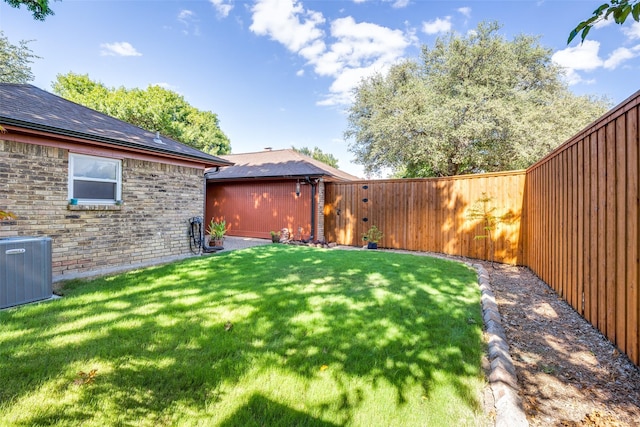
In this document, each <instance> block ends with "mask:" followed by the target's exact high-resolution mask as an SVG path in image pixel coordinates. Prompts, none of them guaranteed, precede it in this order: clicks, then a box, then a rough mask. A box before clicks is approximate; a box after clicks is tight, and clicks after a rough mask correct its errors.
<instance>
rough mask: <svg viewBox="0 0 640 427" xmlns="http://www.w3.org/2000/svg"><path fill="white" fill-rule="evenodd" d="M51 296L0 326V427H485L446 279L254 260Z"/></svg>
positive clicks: (90, 284)
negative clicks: (4, 426)
mask: <svg viewBox="0 0 640 427" xmlns="http://www.w3.org/2000/svg"><path fill="white" fill-rule="evenodd" d="M64 293H65V297H64V298H62V299H60V300H56V301H51V302H47V303H42V304H36V305H29V306H23V307H19V308H16V309H10V310H5V311H3V312H0V384H1V386H0V425H12V426H16V425H17V426H21V425H24V426H27V425H28V426H34V425H83V426H105V425H127V426H128V425H136V426H159V425H218V426H341V425H353V426H371V425H384V426H414V425H422V426H424V425H427V426H451V425H456V426H458V425H482V424H483V423H484V422H485V419H484V415H483V411H482V407H481V404H480V394H481V390H482V387H483V385H484V379H483V378H484V376H483V372H482V369H481V356H482V353H483V351H484V348H483V343H482V330H481V324H482V319H481V314H480V303H479V290H478V286H477V283H476V276H475V272H474V271H473V270H471V269H470V268H468V267H466V266H464V265H462V264H459V263H454V262H450V261H446V260H440V259H434V258H428V257H421V256H414V255H403V254H394V253H385V252H376V251H341V250H321V249H312V248H306V247H291V246H285V245H269V246H263V247H258V248H252V249H247V250H242V251H235V252H229V253H222V254H217V255H214V256H209V257H200V258H194V259H190V260H186V261H183V262H179V263H175V264H170V265H165V266H160V267H154V268H150V269H145V270H139V271H134V272H130V273H126V274H121V275H117V276H111V277H106V278H100V279H96V280H92V281H82V280H76V281H72V282H68V283H67V284H66V285H65V288H64ZM227 329H229V330H227Z"/></svg>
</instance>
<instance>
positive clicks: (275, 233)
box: [271, 231, 280, 243]
mask: <svg viewBox="0 0 640 427" xmlns="http://www.w3.org/2000/svg"><path fill="white" fill-rule="evenodd" d="M271 241H272V242H273V243H280V232H279V231H272V232H271Z"/></svg>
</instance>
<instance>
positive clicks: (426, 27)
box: [422, 16, 451, 34]
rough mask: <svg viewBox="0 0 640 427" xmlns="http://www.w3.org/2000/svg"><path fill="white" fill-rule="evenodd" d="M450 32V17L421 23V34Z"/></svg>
mask: <svg viewBox="0 0 640 427" xmlns="http://www.w3.org/2000/svg"><path fill="white" fill-rule="evenodd" d="M450 30H451V17H450V16H445V17H444V19H440V18H436V19H434V20H433V21H427V22H423V23H422V32H424V33H426V34H439V33H446V32H448V31H450Z"/></svg>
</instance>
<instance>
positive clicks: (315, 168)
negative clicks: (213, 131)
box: [205, 149, 360, 181]
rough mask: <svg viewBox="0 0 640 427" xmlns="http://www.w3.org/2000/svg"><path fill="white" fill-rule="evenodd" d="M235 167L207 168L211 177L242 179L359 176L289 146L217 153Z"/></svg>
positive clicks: (350, 178)
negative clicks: (277, 148) (245, 151)
mask: <svg viewBox="0 0 640 427" xmlns="http://www.w3.org/2000/svg"><path fill="white" fill-rule="evenodd" d="M220 157H222V158H223V159H225V160H228V161H230V162H233V163H234V166H230V167H226V168H223V169H221V170H220V171H219V172H215V171H209V172H208V173H206V175H205V176H206V178H207V179H210V180H242V179H256V178H300V177H307V176H308V177H323V178H325V179H327V180H331V181H355V180H358V179H360V178H358V177H357V176H354V175H351V174H348V173H346V172H343V171H341V170H339V169H336V168H334V167H331V166H329V165H327V164H326V163H323V162H320V161H318V160H315V159H313V158H311V157H309V156H305V155H304V154H300V153H298V152H297V151H295V150H292V149H285V150H266V151H259V152H255V153H243V154H227V155H224V156H220Z"/></svg>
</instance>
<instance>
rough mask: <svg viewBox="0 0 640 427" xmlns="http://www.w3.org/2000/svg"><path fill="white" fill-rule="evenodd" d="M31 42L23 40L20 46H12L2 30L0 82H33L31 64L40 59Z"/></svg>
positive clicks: (0, 33)
mask: <svg viewBox="0 0 640 427" xmlns="http://www.w3.org/2000/svg"><path fill="white" fill-rule="evenodd" d="M28 43H29V41H27V40H21V41H20V42H19V43H18V45H17V46H16V45H14V44H11V43H10V42H9V39H8V38H7V37H5V35H4V32H3V31H2V30H0V82H2V83H28V82H30V81H33V79H34V77H33V73H32V72H31V67H30V66H29V64H30V63H32V62H33V59H38V58H40V57H39V56H36V55H34V54H33V52H32V51H31V49H29V46H28Z"/></svg>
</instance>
